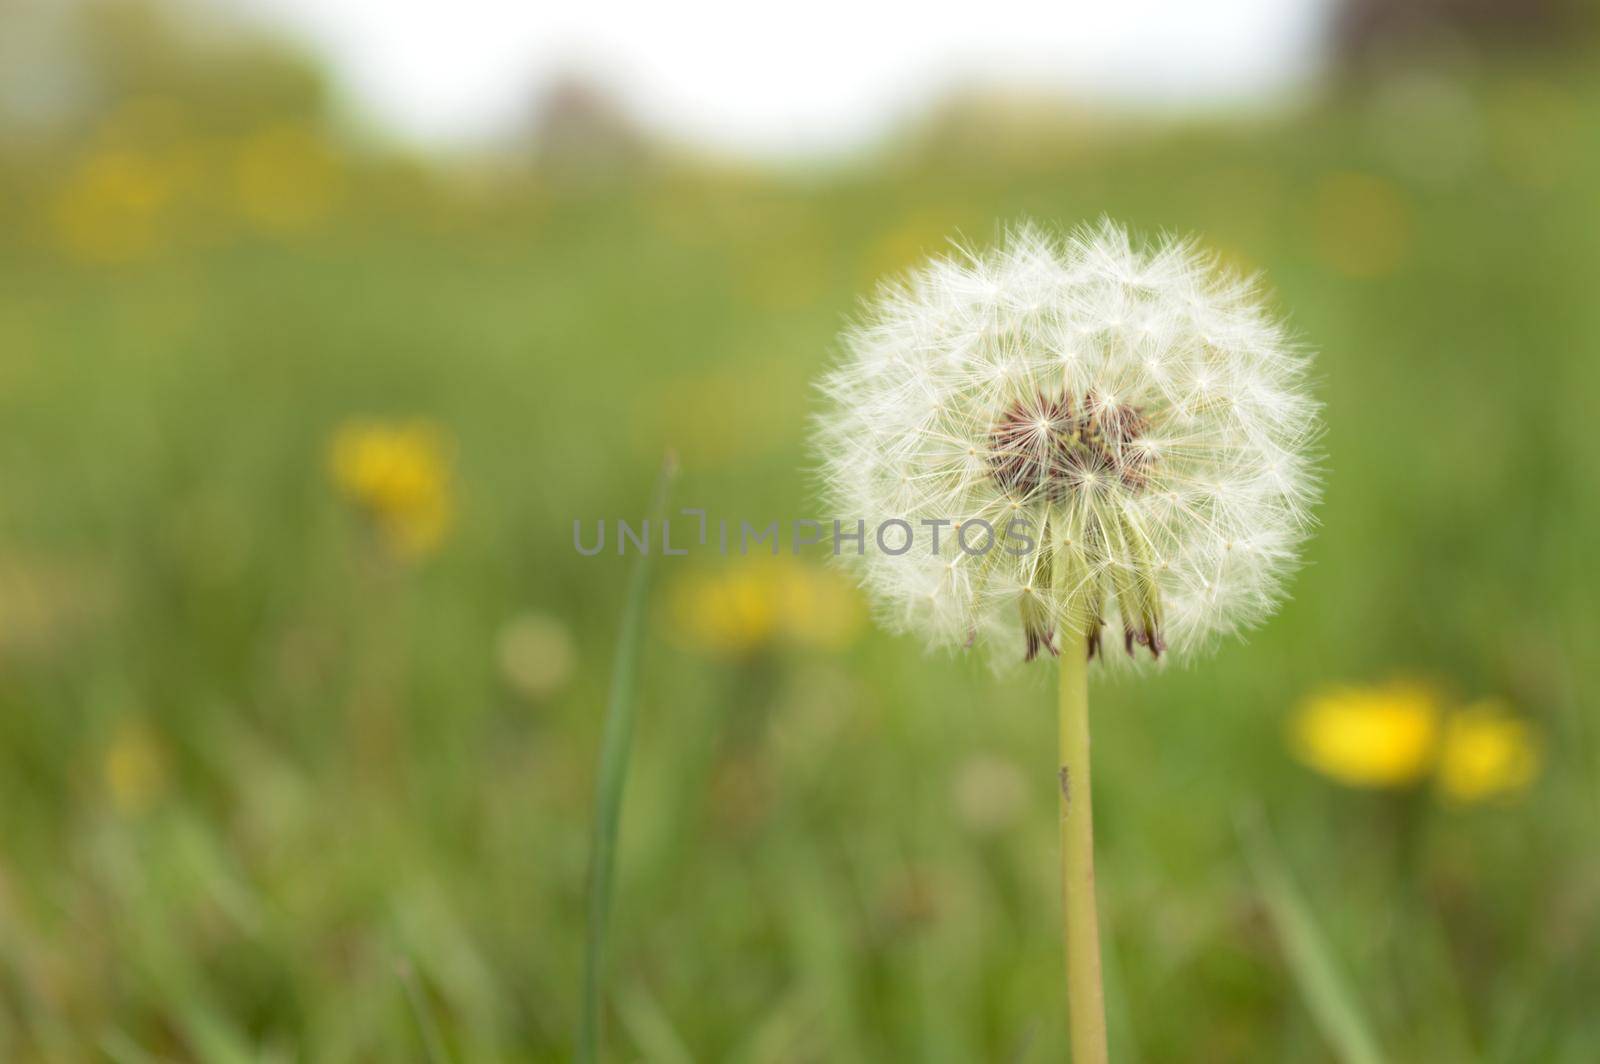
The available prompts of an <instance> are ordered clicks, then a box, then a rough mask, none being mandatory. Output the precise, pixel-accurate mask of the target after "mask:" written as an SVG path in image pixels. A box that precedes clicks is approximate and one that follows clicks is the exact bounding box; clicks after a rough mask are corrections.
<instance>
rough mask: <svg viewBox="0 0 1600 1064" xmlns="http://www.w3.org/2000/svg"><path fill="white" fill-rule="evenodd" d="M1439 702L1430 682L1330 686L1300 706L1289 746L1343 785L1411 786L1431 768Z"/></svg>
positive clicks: (1298, 755)
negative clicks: (1330, 688)
mask: <svg viewBox="0 0 1600 1064" xmlns="http://www.w3.org/2000/svg"><path fill="white" fill-rule="evenodd" d="M1440 702H1441V699H1440V696H1439V693H1438V692H1437V691H1436V690H1434V688H1433V687H1431V686H1429V685H1427V684H1423V683H1416V682H1411V681H1398V682H1395V683H1389V684H1382V685H1379V686H1375V687H1340V688H1335V689H1332V690H1328V691H1325V692H1323V693H1321V694H1318V695H1315V696H1313V697H1312V698H1310V699H1308V700H1307V701H1306V702H1305V704H1304V705H1302V706H1301V708H1300V710H1299V712H1298V713H1297V714H1296V715H1295V717H1294V720H1293V722H1292V724H1291V726H1290V732H1289V745H1290V748H1291V750H1292V751H1293V752H1294V755H1295V757H1297V758H1298V759H1299V760H1300V761H1301V763H1303V764H1305V765H1306V766H1307V767H1309V768H1311V769H1314V770H1315V771H1317V772H1320V773H1322V774H1323V775H1324V776H1327V777H1328V778H1330V779H1332V780H1335V781H1337V782H1339V783H1342V784H1344V785H1345V786H1347V787H1367V788H1385V787H1405V786H1410V785H1412V784H1414V783H1416V782H1418V781H1419V780H1421V779H1422V778H1423V777H1425V776H1426V775H1427V774H1428V773H1429V771H1430V770H1431V769H1432V768H1433V761H1434V753H1435V748H1436V745H1437V740H1438V736H1439V716H1440Z"/></svg>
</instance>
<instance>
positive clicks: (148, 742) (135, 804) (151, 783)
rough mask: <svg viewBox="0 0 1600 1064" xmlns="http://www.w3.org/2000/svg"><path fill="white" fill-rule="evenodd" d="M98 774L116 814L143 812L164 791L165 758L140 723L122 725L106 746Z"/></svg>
mask: <svg viewBox="0 0 1600 1064" xmlns="http://www.w3.org/2000/svg"><path fill="white" fill-rule="evenodd" d="M101 772H102V775H103V776H104V778H105V786H106V792H107V793H108V794H109V795H110V796H111V804H112V805H114V806H115V807H116V808H117V811H118V812H121V813H124V814H128V815H134V814H138V813H142V812H144V811H145V810H146V809H148V808H150V806H151V805H152V804H153V803H154V802H155V800H156V799H157V798H159V797H160V796H161V794H162V793H163V792H164V791H165V790H166V788H167V758H166V754H165V752H164V751H163V750H162V748H161V745H160V743H159V742H158V741H157V740H156V737H155V736H154V735H152V734H151V733H150V730H149V729H148V728H146V727H144V726H143V725H142V724H136V723H131V722H124V723H123V724H122V725H121V726H119V727H118V728H117V731H116V734H115V735H114V736H113V737H112V739H111V742H110V743H109V744H108V745H107V747H106V750H105V754H104V757H103V759H102V765H101Z"/></svg>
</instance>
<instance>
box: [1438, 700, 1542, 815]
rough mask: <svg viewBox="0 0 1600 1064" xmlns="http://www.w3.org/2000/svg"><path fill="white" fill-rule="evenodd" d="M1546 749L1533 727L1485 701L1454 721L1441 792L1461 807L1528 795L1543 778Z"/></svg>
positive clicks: (1443, 742) (1443, 744)
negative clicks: (1538, 778) (1494, 799)
mask: <svg viewBox="0 0 1600 1064" xmlns="http://www.w3.org/2000/svg"><path fill="white" fill-rule="evenodd" d="M1542 759H1543V755H1542V750H1541V748H1540V744H1539V742H1538V740H1537V738H1536V736H1535V735H1534V732H1533V729H1532V727H1531V726H1530V725H1529V724H1528V722H1527V721H1524V720H1520V719H1518V718H1517V717H1515V716H1513V715H1512V714H1511V713H1510V711H1509V710H1508V709H1507V708H1506V707H1505V706H1504V705H1503V704H1501V703H1500V702H1498V701H1496V700H1494V699H1484V700H1482V701H1479V702H1475V703H1473V704H1472V705H1469V706H1466V707H1463V708H1462V709H1459V710H1457V711H1456V712H1455V713H1452V714H1451V715H1450V718H1449V720H1448V721H1447V722H1446V723H1445V727H1444V733H1443V735H1442V736H1441V739H1440V745H1439V770H1438V785H1439V791H1440V793H1441V794H1442V795H1444V797H1445V799H1446V800H1448V801H1451V802H1456V803H1469V802H1479V801H1484V800H1486V799H1489V798H1495V797H1499V796H1504V795H1511V794H1516V793H1518V792H1520V791H1523V790H1526V789H1527V788H1528V786H1529V785H1530V784H1532V783H1533V781H1534V779H1535V778H1536V777H1537V776H1538V775H1539V766H1540V762H1541V761H1542Z"/></svg>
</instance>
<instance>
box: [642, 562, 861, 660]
mask: <svg viewBox="0 0 1600 1064" xmlns="http://www.w3.org/2000/svg"><path fill="white" fill-rule="evenodd" d="M669 612H670V620H671V624H672V630H673V632H674V633H676V635H677V636H678V638H680V639H681V640H682V641H683V642H684V643H686V644H688V645H689V646H690V647H691V648H693V649H696V650H701V651H705V652H707V653H710V654H713V655H717V656H723V657H735V656H739V655H741V654H748V653H751V652H753V651H756V650H759V649H761V648H763V647H766V646H769V645H772V644H774V643H777V642H780V641H781V642H787V643H790V644H794V645H800V646H808V647H814V648H817V649H823V650H837V649H840V648H842V647H843V646H845V645H847V644H848V643H849V642H850V641H851V640H853V639H854V638H855V636H856V634H857V633H858V632H859V631H860V629H861V623H862V612H863V611H862V607H861V601H860V597H859V595H858V594H857V593H856V590H855V588H853V587H851V586H850V584H849V583H848V582H847V581H845V579H844V578H843V577H842V576H841V575H840V574H838V573H835V572H833V571H831V570H828V569H823V568H820V567H818V566H814V565H807V564H804V563H802V562H800V561H797V560H795V559H793V558H791V557H787V556H781V557H776V558H773V557H762V558H745V559H740V560H739V561H738V562H737V563H735V564H733V565H731V566H729V567H728V568H727V569H724V570H719V571H716V572H711V573H697V574H691V575H688V576H686V577H685V578H684V579H683V580H682V581H681V582H680V583H679V584H678V587H677V588H676V590H675V593H674V594H673V596H672V599H671V605H670V611H669Z"/></svg>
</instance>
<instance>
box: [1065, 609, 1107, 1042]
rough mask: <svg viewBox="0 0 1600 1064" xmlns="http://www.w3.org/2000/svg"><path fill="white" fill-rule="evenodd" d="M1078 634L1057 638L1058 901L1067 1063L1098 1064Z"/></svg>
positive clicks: (1084, 658) (1096, 943)
mask: <svg viewBox="0 0 1600 1064" xmlns="http://www.w3.org/2000/svg"><path fill="white" fill-rule="evenodd" d="M1085 643H1086V641H1085V638H1084V636H1083V635H1082V634H1080V633H1074V632H1062V633H1061V693H1060V702H1059V711H1060V715H1059V724H1060V729H1061V899H1062V911H1063V913H1064V917H1065V918H1064V920H1063V921H1062V943H1063V946H1064V948H1065V950H1066V955H1067V1018H1068V1025H1069V1029H1070V1035H1071V1041H1072V1061H1073V1064H1105V1061H1106V1008H1105V991H1104V990H1103V989H1102V987H1101V983H1100V924H1099V915H1098V914H1099V910H1098V909H1097V908H1096V906H1095V897H1094V812H1093V808H1092V803H1091V801H1090V795H1089V657H1088V653H1087V651H1086V649H1085Z"/></svg>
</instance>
